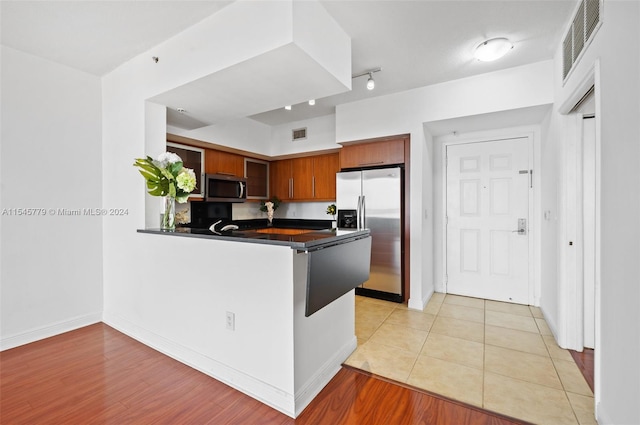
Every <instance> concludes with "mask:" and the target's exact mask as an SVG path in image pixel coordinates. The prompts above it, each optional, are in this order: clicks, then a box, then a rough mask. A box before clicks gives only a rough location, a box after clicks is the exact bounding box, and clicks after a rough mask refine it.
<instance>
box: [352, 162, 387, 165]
mask: <svg viewBox="0 0 640 425" xmlns="http://www.w3.org/2000/svg"><path fill="white" fill-rule="evenodd" d="M378 164H384V161H377V162H361V163H360V164H358V165H378Z"/></svg>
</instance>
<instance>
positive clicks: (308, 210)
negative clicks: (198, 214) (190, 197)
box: [176, 201, 335, 221]
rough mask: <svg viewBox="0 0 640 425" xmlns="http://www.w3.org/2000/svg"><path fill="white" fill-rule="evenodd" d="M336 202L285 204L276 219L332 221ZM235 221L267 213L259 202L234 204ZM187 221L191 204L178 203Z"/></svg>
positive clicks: (279, 209) (178, 207)
mask: <svg viewBox="0 0 640 425" xmlns="http://www.w3.org/2000/svg"><path fill="white" fill-rule="evenodd" d="M332 203H335V202H327V201H324V202H283V203H281V204H280V207H279V208H278V209H277V210H276V211H275V213H274V214H273V216H274V217H275V218H296V219H306V220H331V219H332V217H331V216H330V215H328V214H327V207H328V206H329V204H332ZM232 208H233V219H234V220H252V219H256V218H267V213H264V212H262V211H260V204H259V203H257V202H243V203H237V204H233V207H232ZM183 212H184V217H185V218H186V220H188V221H191V203H190V202H187V203H185V204H178V203H176V213H177V214H182V213H183Z"/></svg>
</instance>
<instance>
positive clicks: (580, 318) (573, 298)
mask: <svg viewBox="0 0 640 425" xmlns="http://www.w3.org/2000/svg"><path fill="white" fill-rule="evenodd" d="M591 87H594V88H595V90H594V97H595V104H596V116H595V120H596V122H595V125H596V141H595V143H596V146H595V156H596V170H595V174H596V176H595V177H596V194H595V198H596V199H595V204H596V205H595V222H596V226H595V251H596V253H595V256H596V258H595V355H594V391H593V393H594V394H593V395H594V402H595V405H596V414H597V408H598V403H599V402H600V382H601V378H600V368H601V366H600V364H601V361H600V347H601V326H600V323H601V319H600V314H601V312H600V300H601V286H600V285H601V258H602V257H601V253H600V248H601V240H602V239H601V227H600V222H601V214H600V205H601V185H600V182H601V167H600V160H601V158H602V155H601V144H602V142H601V134H600V129H601V128H602V125H601V116H602V110H601V98H600V96H601V95H600V60H599V59H596V60H595V61H594V63H593V66H592V68H591V69H590V70H589V71H588V72H587V73H586V74H585V76H584V77H583V79H582V80H581V81H580V82H578V83H577V84H576V86H575V88H574V89H573V91H572V92H571V94H570V95H569V96H568V97H567V98H566V100H565V101H564V102H563V103H562V104H561V105H560V107H559V108H558V112H559V113H560V114H562V115H565V116H567V115H568V114H570V113H571V111H572V110H573V107H574V105H576V104H577V103H578V101H580V99H582V97H583V96H584V94H585V93H587V92H588V91H589V89H590V88H591ZM575 115H576V116H575V119H571V118H573V117H571V118H569V121H573V123H574V126H573V127H572V128H570V129H569V131H571V130H573V134H575V135H576V136H575V137H580V138H582V115H580V114H575ZM578 115H580V116H578ZM569 160H572V161H577V160H578V158H572V159H569ZM565 219H566V217H565ZM560 246H561V247H563V246H564V244H563V243H561V244H560ZM581 261H582V258H580V261H579V262H578V264H575V263H574V264H558V266H559V267H560V268H561V269H562V268H564V269H569V268H570V269H572V271H573V272H574V273H576V272H579V269H578V268H582V262H581ZM571 283H572V282H567V281H564V280H560V282H559V286H558V293H559V303H558V308H559V315H558V322H559V326H558V335H557V338H558V343H559V344H560V346H561V347H565V348H571V349H577V350H581V349H582V348H583V347H582V345H581V344H582V332H583V328H584V315H583V312H582V305H583V302H584V298H583V297H584V294H583V291H582V287H575V286H573V285H571Z"/></svg>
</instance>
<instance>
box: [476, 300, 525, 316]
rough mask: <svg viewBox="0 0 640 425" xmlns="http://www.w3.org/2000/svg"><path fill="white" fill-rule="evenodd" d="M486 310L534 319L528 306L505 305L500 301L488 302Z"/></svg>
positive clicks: (485, 305) (485, 303)
mask: <svg viewBox="0 0 640 425" xmlns="http://www.w3.org/2000/svg"><path fill="white" fill-rule="evenodd" d="M484 308H485V309H486V310H488V311H489V310H490V311H500V312H502V313H509V314H515V315H517V316H525V317H532V314H531V310H529V306H528V305H522V304H512V303H504V302H500V301H491V300H486V301H485V302H484Z"/></svg>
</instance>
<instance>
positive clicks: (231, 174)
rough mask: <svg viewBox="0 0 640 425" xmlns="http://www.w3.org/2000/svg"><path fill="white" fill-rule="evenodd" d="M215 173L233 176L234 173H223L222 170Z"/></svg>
mask: <svg viewBox="0 0 640 425" xmlns="http://www.w3.org/2000/svg"><path fill="white" fill-rule="evenodd" d="M216 174H220V175H222V176H235V174H234V173H225V172H223V171H218V172H217V173H216Z"/></svg>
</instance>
